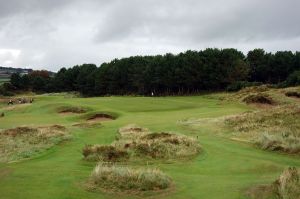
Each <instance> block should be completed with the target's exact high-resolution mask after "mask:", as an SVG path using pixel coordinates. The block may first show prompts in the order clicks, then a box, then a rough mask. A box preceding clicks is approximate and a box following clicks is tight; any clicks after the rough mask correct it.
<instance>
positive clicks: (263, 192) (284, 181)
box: [247, 167, 300, 199]
mask: <svg viewBox="0 0 300 199" xmlns="http://www.w3.org/2000/svg"><path fill="white" fill-rule="evenodd" d="M247 195H248V196H249V197H250V198H252V199H271V198H274V199H299V198H300V172H299V171H298V170H297V169H296V168H294V167H290V168H288V169H286V170H284V171H283V173H282V174H281V175H280V176H279V178H278V179H277V180H276V181H275V182H273V183H272V184H271V185H264V186H256V187H252V188H251V189H249V190H248V192H247Z"/></svg>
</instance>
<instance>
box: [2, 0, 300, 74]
mask: <svg viewBox="0 0 300 199" xmlns="http://www.w3.org/2000/svg"><path fill="white" fill-rule="evenodd" d="M207 47H217V48H226V47H233V48H237V49H239V50H242V51H243V52H245V53H246V52H247V51H248V50H250V49H254V48H264V49H266V50H267V51H273V52H274V51H277V50H292V51H300V0H0V65H3V66H12V67H31V68H34V69H49V70H53V71H56V70H58V69H59V68H61V67H71V66H73V65H76V64H82V63H95V64H97V65H100V64H101V63H103V62H107V61H110V60H111V59H113V58H121V57H127V56H131V55H153V54H164V53H167V52H171V53H178V52H182V51H186V50H188V49H192V50H201V49H205V48H207Z"/></svg>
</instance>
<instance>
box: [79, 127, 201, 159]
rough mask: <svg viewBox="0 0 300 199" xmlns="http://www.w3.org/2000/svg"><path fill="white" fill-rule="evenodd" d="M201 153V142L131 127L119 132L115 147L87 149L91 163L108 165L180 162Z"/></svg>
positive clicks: (98, 146) (186, 137)
mask: <svg viewBox="0 0 300 199" xmlns="http://www.w3.org/2000/svg"><path fill="white" fill-rule="evenodd" d="M200 151H201V147H200V145H199V142H198V140H196V139H194V138H192V137H188V136H185V135H178V134H174V133H166V132H161V133H152V132H151V131H149V130H148V129H146V128H142V127H138V126H136V125H129V126H126V127H123V128H120V129H119V135H118V136H117V138H116V140H115V141H114V142H113V143H112V145H106V146H105V145H89V146H86V147H85V148H84V149H83V155H84V157H85V159H87V160H103V161H108V162H115V161H122V160H126V159H128V158H130V157H148V158H153V159H176V158H184V157H191V156H195V155H197V154H198V153H199V152H200Z"/></svg>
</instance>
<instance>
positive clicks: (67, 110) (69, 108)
mask: <svg viewBox="0 0 300 199" xmlns="http://www.w3.org/2000/svg"><path fill="white" fill-rule="evenodd" d="M86 112H87V109H86V108H83V107H76V106H63V107H59V108H58V113H61V114H72V113H73V114H81V113H86Z"/></svg>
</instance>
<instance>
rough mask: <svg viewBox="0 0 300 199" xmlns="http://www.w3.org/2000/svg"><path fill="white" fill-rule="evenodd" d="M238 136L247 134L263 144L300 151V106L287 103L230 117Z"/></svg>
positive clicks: (269, 148) (246, 135)
mask: <svg viewBox="0 0 300 199" xmlns="http://www.w3.org/2000/svg"><path fill="white" fill-rule="evenodd" d="M225 123H226V124H227V125H229V126H230V127H232V128H233V129H234V131H235V132H236V133H235V135H236V136H238V137H246V138H247V139H250V140H252V141H253V142H254V143H256V144H257V145H258V146H259V147H261V148H263V149H268V150H274V151H283V152H287V153H300V106H299V105H285V106H278V107H275V108H271V109H266V110H260V111H256V112H251V113H245V114H242V115H238V116H234V117H230V118H227V119H226V120H225Z"/></svg>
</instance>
